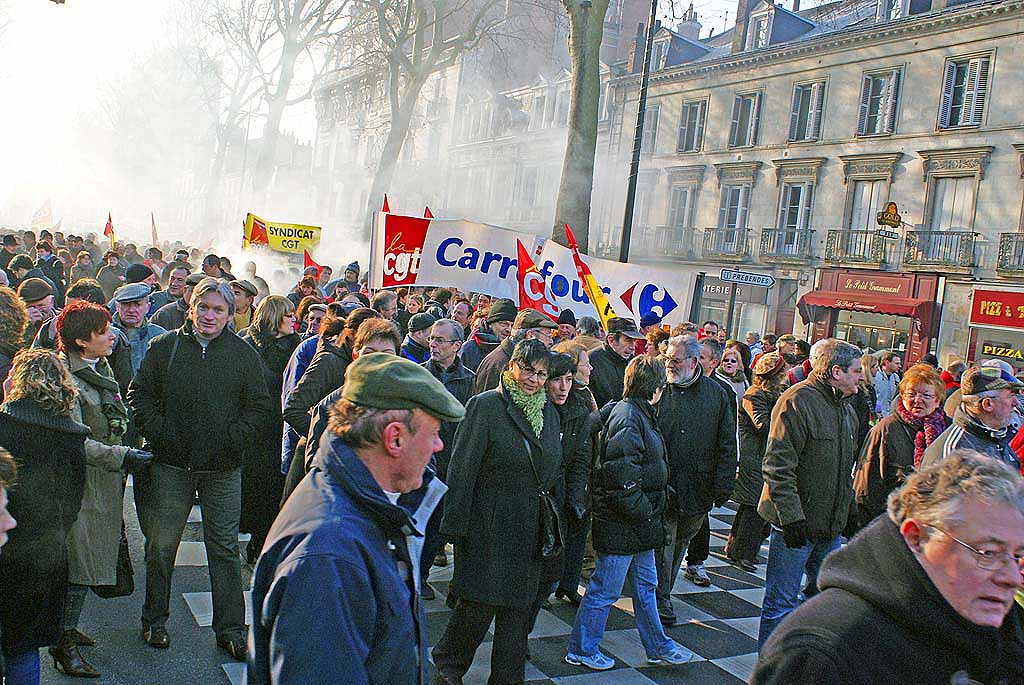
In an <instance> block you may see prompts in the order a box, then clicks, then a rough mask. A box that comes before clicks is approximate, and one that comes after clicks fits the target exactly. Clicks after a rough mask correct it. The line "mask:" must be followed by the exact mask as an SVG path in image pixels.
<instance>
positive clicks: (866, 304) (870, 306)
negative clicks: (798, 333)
mask: <svg viewBox="0 0 1024 685" xmlns="http://www.w3.org/2000/svg"><path fill="white" fill-rule="evenodd" d="M933 304H935V303H934V302H930V301H929V300H918V299H915V298H911V297H885V296H883V295H873V294H869V293H857V294H851V293H848V292H836V291H832V290H819V291H815V292H811V293H806V294H805V295H804V296H803V297H801V298H800V301H799V302H797V304H796V307H797V310H798V311H799V312H800V318H801V319H803V321H804V323H805V324H808V323H810V322H811V321H813V320H814V319H815V318H816V317H815V315H814V314H815V312H814V310H815V308H817V307H826V308H829V309H847V310H851V311H855V312H877V313H879V314H895V315H897V316H910V317H913V318H915V319H925V318H927V317H928V314H929V313H930V311H931V308H932V305H933Z"/></svg>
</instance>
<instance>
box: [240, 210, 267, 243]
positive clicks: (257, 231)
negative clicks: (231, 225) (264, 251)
mask: <svg viewBox="0 0 1024 685" xmlns="http://www.w3.org/2000/svg"><path fill="white" fill-rule="evenodd" d="M243 225H244V224H243ZM249 244H250V245H266V246H268V247H269V246H270V238H268V237H267V225H266V224H265V223H263V222H262V221H261V220H259V219H257V218H256V217H253V218H252V231H251V232H250V233H249Z"/></svg>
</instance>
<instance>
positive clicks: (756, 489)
mask: <svg viewBox="0 0 1024 685" xmlns="http://www.w3.org/2000/svg"><path fill="white" fill-rule="evenodd" d="M780 394H781V393H775V392H771V391H769V390H765V389H764V388H757V387H750V388H747V391H746V392H745V393H744V394H743V403H742V405H741V406H740V413H739V423H738V428H739V436H740V468H739V472H738V475H737V476H736V488H735V489H734V490H733V493H732V499H733V501H734V502H736V503H737V504H747V505H749V506H752V507H756V506H757V503H758V501H759V500H760V499H761V490H762V489H763V488H764V476H763V475H762V473H761V466H762V464H763V463H764V449H765V446H766V445H767V444H768V428H769V426H771V422H772V407H774V406H775V403H776V402H778V401H779V395H780Z"/></svg>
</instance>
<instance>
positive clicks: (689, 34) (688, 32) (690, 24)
mask: <svg viewBox="0 0 1024 685" xmlns="http://www.w3.org/2000/svg"><path fill="white" fill-rule="evenodd" d="M702 28H703V27H702V26H701V25H700V22H699V21H698V20H697V11H696V10H695V9H693V3H692V2H691V3H690V8H689V9H688V10H686V12H685V13H684V14H683V19H682V21H680V22H679V24H678V25H677V26H676V33H678V34H679V35H681V36H683V37H684V38H689V39H690V40H700V30H701V29H702Z"/></svg>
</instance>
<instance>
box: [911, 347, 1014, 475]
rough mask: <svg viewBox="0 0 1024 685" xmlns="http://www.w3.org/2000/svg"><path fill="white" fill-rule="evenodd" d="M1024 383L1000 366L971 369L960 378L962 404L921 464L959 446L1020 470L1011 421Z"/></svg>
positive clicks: (933, 460)
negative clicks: (1012, 446)
mask: <svg viewBox="0 0 1024 685" xmlns="http://www.w3.org/2000/svg"><path fill="white" fill-rule="evenodd" d="M1022 389H1024V383H1021V382H1020V381H1019V380H1017V379H1016V378H1014V377H1013V376H1012V375H1010V374H1009V373H1007V372H1006V371H1005V370H1003V369H1001V368H999V367H998V366H979V367H976V368H973V369H968V370H967V371H965V372H964V375H963V376H962V377H961V379H960V393H961V400H960V406H959V407H958V408H957V410H956V411H955V412H954V413H953V423H952V425H950V426H949V428H947V429H946V430H945V431H943V433H942V435H940V436H939V437H938V438H937V439H936V440H935V442H933V443H932V444H931V445H929V446H928V449H927V450H925V453H924V459H923V460H922V462H921V466H922V467H927V466H931V465H932V464H935V463H937V462H939V461H942V460H943V459H945V458H946V456H947V455H948V454H949V453H950V452H952V451H953V450H956V449H969V450H975V451H977V452H980V453H982V454H984V455H986V456H989V457H992V458H994V459H998V460H999V461H1002V462H1005V463H1007V464H1009V465H1010V466H1013V467H1014V468H1015V469H1017V470H1019V469H1020V462H1019V461H1018V460H1017V455H1016V454H1014V452H1013V449H1011V448H1010V440H1012V439H1013V436H1014V432H1013V431H1012V430H1010V428H1009V426H1010V421H1011V419H1012V418H1013V411H1014V409H1015V408H1016V406H1017V399H1018V397H1019V395H1020V393H1021V390H1022Z"/></svg>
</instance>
